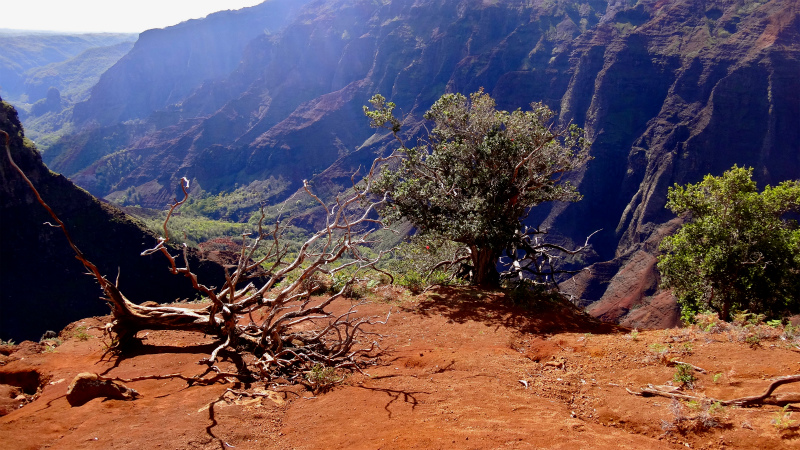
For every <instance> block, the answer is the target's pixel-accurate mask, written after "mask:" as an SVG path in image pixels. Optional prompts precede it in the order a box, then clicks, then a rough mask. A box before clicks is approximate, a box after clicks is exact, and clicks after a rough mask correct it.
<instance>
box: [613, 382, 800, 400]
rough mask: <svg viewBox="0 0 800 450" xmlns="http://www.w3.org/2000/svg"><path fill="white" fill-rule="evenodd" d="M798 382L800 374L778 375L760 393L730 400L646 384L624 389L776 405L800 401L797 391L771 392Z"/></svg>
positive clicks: (653, 393) (668, 395)
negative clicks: (634, 388)
mask: <svg viewBox="0 0 800 450" xmlns="http://www.w3.org/2000/svg"><path fill="white" fill-rule="evenodd" d="M797 382H800V375H787V376H785V377H779V378H775V379H773V381H772V383H770V385H769V386H768V387H767V390H766V391H764V393H763V394H761V395H754V396H751V397H740V398H734V399H731V400H721V399H715V398H705V397H697V396H694V395H686V394H679V393H677V392H675V391H674V390H671V391H668V390H665V389H664V388H660V387H656V386H653V385H652V384H651V385H648V387H646V388H642V389H640V390H639V392H634V391H631V390H630V389H626V390H627V391H628V393H630V394H633V395H638V396H641V397H653V396H658V397H667V398H675V399H680V400H695V401H700V400H705V401H710V402H714V403H719V404H721V405H722V406H744V407H747V406H760V405H777V406H786V405H789V404H792V403H800V393H797V392H786V393H781V394H773V392H774V391H775V389H777V388H778V387H779V386H782V385H784V384H789V383H797Z"/></svg>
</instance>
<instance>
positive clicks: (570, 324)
mask: <svg viewBox="0 0 800 450" xmlns="http://www.w3.org/2000/svg"><path fill="white" fill-rule="evenodd" d="M409 312H414V313H416V314H420V315H422V316H426V317H428V316H434V315H442V316H444V317H447V318H448V319H450V320H452V321H453V322H456V323H465V322H467V321H475V322H480V323H484V324H486V325H488V326H492V327H495V328H500V327H504V328H510V329H514V330H517V331H519V332H522V333H531V334H553V333H562V332H566V333H570V332H572V333H594V334H607V333H626V332H628V331H629V330H628V329H627V328H624V327H620V326H619V325H615V324H609V323H604V322H600V321H599V320H597V319H595V318H594V317H592V316H590V315H588V314H586V313H585V312H583V311H582V310H580V309H579V308H577V307H576V306H574V305H572V304H571V303H569V302H568V301H566V300H550V299H539V300H534V301H529V302H528V303H526V304H524V305H514V304H512V302H511V301H510V299H509V298H508V296H507V295H506V294H505V293H504V292H503V291H485V290H481V289H478V288H475V287H464V286H447V287H438V288H435V289H433V290H432V291H431V293H429V294H428V296H427V297H425V298H424V299H422V300H420V302H419V303H417V304H416V305H415V306H414V307H412V308H409Z"/></svg>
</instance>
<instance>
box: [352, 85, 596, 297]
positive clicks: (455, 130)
mask: <svg viewBox="0 0 800 450" xmlns="http://www.w3.org/2000/svg"><path fill="white" fill-rule="evenodd" d="M370 103H371V105H372V108H369V107H366V106H365V107H364V111H365V113H366V114H367V116H368V117H369V118H370V119H371V126H373V127H376V128H377V127H382V128H386V129H389V130H391V131H392V132H393V133H394V136H395V137H396V138H397V139H398V141H400V144H401V153H403V154H404V158H403V159H402V161H401V162H400V163H399V164H398V165H395V166H392V167H389V166H385V167H384V170H383V171H382V173H381V177H380V178H379V179H378V180H376V184H375V188H374V190H373V192H376V193H380V194H384V193H388V202H387V205H386V206H385V207H384V208H383V209H382V210H381V214H382V215H384V217H386V218H387V219H388V220H389V221H396V220H402V219H405V220H408V221H410V222H411V223H412V224H413V225H414V226H415V227H416V229H417V233H418V234H423V235H424V234H432V235H439V236H441V237H444V238H446V239H448V240H451V241H454V242H458V243H461V244H463V246H462V248H464V246H465V247H466V250H467V251H466V256H465V257H464V258H465V259H469V260H471V263H472V266H473V283H475V284H478V285H493V284H496V283H497V282H498V280H499V277H498V272H497V263H498V259H499V258H500V256H501V255H502V254H503V252H504V251H506V254H507V255H511V256H512V257H516V255H517V254H518V251H521V250H527V251H528V253H527V254H528V255H532V254H533V253H531V251H532V250H535V248H534V247H536V246H537V245H538V244H537V243H533V241H532V240H531V239H530V238H531V235H532V233H529V232H527V231H528V230H526V229H524V227H523V226H522V220H523V219H524V218H525V217H526V215H527V214H528V212H529V210H530V208H531V207H533V206H536V205H539V204H541V203H544V202H549V201H577V200H579V199H580V194H579V193H578V191H577V189H576V188H575V187H574V186H573V185H571V184H570V183H569V182H566V181H563V180H562V176H563V175H564V174H565V173H567V172H570V171H572V170H575V169H576V168H578V167H580V166H581V165H583V164H584V163H585V162H586V161H587V159H588V158H589V156H588V143H587V142H586V140H585V139H584V137H583V130H581V129H580V128H578V127H577V126H574V125H572V126H569V127H558V126H556V125H554V124H553V118H554V115H555V114H554V113H553V112H552V111H551V110H550V109H548V108H547V107H546V106H544V105H542V104H540V103H533V104H531V110H530V111H522V110H519V109H518V110H516V111H514V112H507V111H497V110H496V109H495V102H494V100H493V99H492V98H491V97H490V96H489V95H488V94H485V93H484V92H483V91H482V90H480V91H478V92H475V93H474V94H472V95H470V97H469V98H467V97H466V96H464V95H461V94H446V95H444V96H442V97H441V98H440V99H439V100H438V101H437V102H436V103H435V104H434V105H433V106H432V107H431V109H430V110H429V111H428V112H427V113H426V114H425V116H424V117H425V119H427V120H429V121H432V122H433V125H434V127H433V130H432V131H431V132H430V134H429V135H428V136H427V137H424V138H421V139H419V141H418V145H417V146H415V147H412V148H408V147H407V146H406V145H405V144H404V142H403V141H402V139H400V137H399V136H398V133H399V131H400V128H401V124H400V121H399V120H398V119H397V118H395V117H394V115H393V113H392V110H393V108H394V106H395V105H394V104H393V103H391V102H386V100H385V99H384V98H383V97H382V96H380V95H376V96H374V97H373V98H372V99H371V100H370ZM535 233H539V232H538V230H535ZM550 247H552V248H556V246H550ZM542 249H543V247H542V248H540V250H542ZM534 253H535V251H534ZM457 259H458V258H454V261H455V260H457ZM517 266H518V267H519V265H517ZM536 266H537V267H538V265H536ZM529 267H532V266H530V265H529ZM532 272H534V273H535V272H536V271H532Z"/></svg>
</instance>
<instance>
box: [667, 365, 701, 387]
mask: <svg viewBox="0 0 800 450" xmlns="http://www.w3.org/2000/svg"><path fill="white" fill-rule="evenodd" d="M672 381H674V382H676V383H680V385H681V386H683V387H686V388H689V389H694V383H695V382H696V381H697V378H696V377H695V376H694V368H693V367H692V366H690V365H688V364H676V365H675V375H673V376H672Z"/></svg>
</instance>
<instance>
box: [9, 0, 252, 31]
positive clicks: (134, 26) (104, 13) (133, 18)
mask: <svg viewBox="0 0 800 450" xmlns="http://www.w3.org/2000/svg"><path fill="white" fill-rule="evenodd" d="M263 1H264V0H138V1H130V2H121V1H109V0H70V1H64V0H26V1H21V2H8V4H6V5H4V6H3V13H2V18H3V21H2V22H0V28H10V29H16V30H41V31H64V32H71V33H72V32H111V33H140V32H142V31H145V30H149V29H151V28H164V27H168V26H170V25H176V24H178V23H180V22H183V21H186V20H189V19H199V18H201V17H205V16H207V15H208V14H211V13H213V12H217V11H223V10H226V9H241V8H244V7H247V6H253V5H257V4H259V3H262V2H263Z"/></svg>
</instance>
